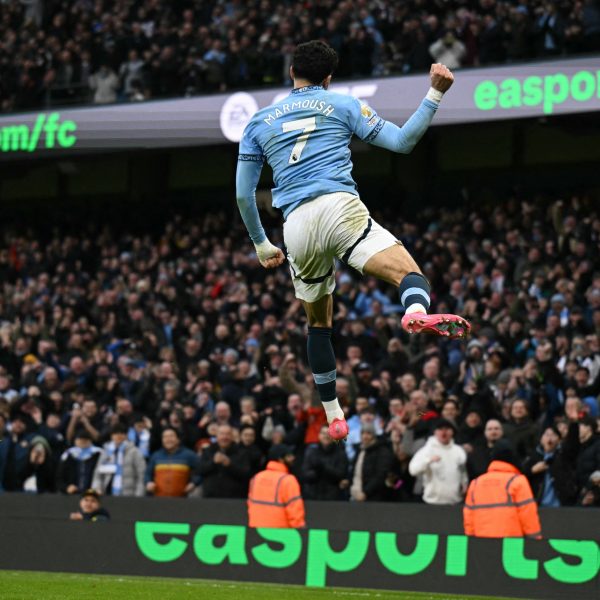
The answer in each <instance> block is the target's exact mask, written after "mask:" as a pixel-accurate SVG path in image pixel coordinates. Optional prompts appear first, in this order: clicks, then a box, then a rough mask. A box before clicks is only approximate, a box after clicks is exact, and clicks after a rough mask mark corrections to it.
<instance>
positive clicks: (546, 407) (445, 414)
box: [0, 194, 600, 506]
mask: <svg viewBox="0 0 600 600" xmlns="http://www.w3.org/2000/svg"><path fill="white" fill-rule="evenodd" d="M599 206H600V205H599V203H598V199H597V198H595V197H594V196H593V195H592V194H572V195H571V196H566V197H565V198H563V199H556V198H546V197H536V198H531V197H516V196H515V197H512V198H510V199H508V200H506V201H504V202H500V201H495V202H493V203H490V204H489V205H488V204H484V203H480V204H478V205H477V206H476V207H472V208H466V206H463V207H459V206H455V207H452V209H446V208H439V209H435V210H434V209H430V210H425V211H422V212H421V213H420V214H419V216H418V217H417V221H416V222H411V221H404V220H399V218H398V216H397V214H396V215H395V216H392V215H387V214H378V213H377V212H374V216H375V217H376V218H378V220H380V221H381V222H383V223H386V225H387V226H388V227H390V229H391V230H392V231H394V232H396V233H397V235H399V237H400V238H401V239H402V240H403V242H404V244H405V245H406V246H407V248H408V249H409V251H410V252H411V253H412V254H413V255H414V256H415V257H416V259H417V260H418V262H419V264H420V265H421V267H422V269H423V272H424V274H425V275H426V276H427V277H428V278H429V280H430V281H431V284H432V290H433V292H432V309H433V310H434V311H437V312H455V313H459V314H461V315H464V316H465V317H466V318H468V319H469V320H470V321H471V323H472V328H473V330H472V336H471V337H470V338H469V339H468V340H454V341H447V340H444V339H442V338H437V337H429V336H424V335H415V336H408V334H406V333H405V332H404V331H403V330H402V329H401V327H400V318H401V314H400V313H399V305H398V299H397V291H396V290H394V289H392V288H391V287H390V286H387V285H385V284H381V283H379V282H377V281H376V280H374V279H372V278H368V277H366V278H359V277H357V273H354V272H351V271H350V270H348V269H347V268H346V267H343V266H341V265H340V267H341V268H340V270H339V271H338V273H337V289H336V292H335V305H334V323H335V325H334V327H335V329H334V331H335V333H334V344H335V348H336V356H337V373H338V379H337V393H338V398H339V400H340V403H341V405H342V406H343V408H344V410H345V411H346V412H347V418H348V421H349V424H350V428H351V431H350V436H349V438H348V441H347V442H346V444H339V445H338V444H333V443H332V442H331V440H330V439H329V436H328V435H327V429H326V427H324V425H325V415H324V411H323V409H322V408H321V406H320V403H319V402H318V398H317V397H316V392H315V387H314V383H313V379H312V375H311V373H310V370H309V369H308V368H307V361H306V356H305V317H304V314H303V311H302V308H301V306H300V303H299V302H298V301H297V300H295V299H294V296H293V290H292V286H291V280H290V276H289V274H288V272H287V269H286V268H284V267H281V268H279V269H276V270H274V271H267V270H265V269H263V268H262V267H260V265H259V263H258V261H257V259H256V256H255V254H254V252H253V248H252V246H251V244H250V242H249V241H248V239H247V235H246V233H245V231H244V229H243V226H242V225H241V224H240V221H239V218H236V219H233V220H232V219H231V215H229V214H226V213H204V214H203V215H202V216H198V217H192V218H186V219H183V218H182V217H181V216H176V217H173V218H172V219H171V220H169V221H167V222H166V224H165V225H164V226H163V227H162V229H161V230H160V231H148V232H146V233H138V234H134V233H131V231H130V232H129V233H127V232H126V233H117V229H116V228H115V227H112V226H111V225H110V224H106V223H104V224H102V223H99V224H97V225H93V224H88V225H86V227H87V228H88V229H87V231H86V234H85V235H82V234H73V235H71V234H69V235H67V234H64V233H63V234H61V233H60V232H58V231H53V232H48V231H45V232H37V233H36V232H35V231H33V230H31V229H28V230H23V231H14V230H13V231H9V230H8V229H7V230H5V231H4V233H3V237H2V242H1V247H0V281H1V282H2V288H1V290H0V440H1V441H0V490H8V491H22V490H24V491H32V492H34V491H37V492H38V493H40V492H62V493H66V494H80V493H82V492H83V491H85V490H87V489H89V488H94V489H96V490H97V491H98V492H99V493H101V494H112V495H136V496H141V495H145V494H154V495H168V496H186V495H188V496H204V497H239V498H242V497H245V495H246V493H247V489H248V481H249V479H250V477H251V476H252V475H253V474H254V473H256V472H257V471H258V470H260V469H261V467H263V466H264V464H265V457H266V455H267V453H268V450H269V448H270V447H271V446H272V445H273V444H281V443H285V444H288V445H291V446H293V447H294V449H295V452H296V455H297V460H296V461H295V466H294V471H295V473H296V474H297V476H298V478H299V480H300V482H301V484H302V487H303V493H304V496H305V497H306V498H317V499H329V500H336V499H337V500H343V499H352V500H353V501H358V502H360V501H373V500H379V501H414V500H420V499H421V498H423V499H424V501H426V502H430V503H439V504H444V503H446V504H452V503H457V502H460V501H461V500H462V497H463V494H464V491H465V489H466V486H467V484H468V481H469V480H470V479H473V478H474V477H477V476H478V475H480V474H482V473H483V472H485V470H486V468H487V466H488V464H489V462H490V457H491V456H492V452H493V449H494V446H495V444H496V443H497V442H498V440H501V439H502V440H506V441H508V442H509V443H510V444H511V446H512V448H513V450H514V452H515V454H516V457H517V460H518V464H519V466H520V468H521V469H522V470H523V472H524V473H525V474H527V476H528V477H529V478H530V481H531V484H532V487H533V489H534V492H535V494H536V497H537V499H538V501H539V502H540V503H541V504H542V505H544V506H563V505H585V506H587V505H600V435H599V433H598V424H599V417H600V411H599V400H598V398H599V394H600V344H599V339H600V262H599V261H598V256H600V212H599V210H598V207H599ZM95 227H96V229H94V228H95ZM137 227H138V228H140V227H142V228H143V225H142V224H137ZM267 229H268V230H271V229H273V231H269V237H270V239H273V240H275V241H276V242H277V241H278V242H279V243H281V233H280V224H279V223H277V222H276V219H274V220H271V221H269V220H267ZM121 230H122V224H121Z"/></svg>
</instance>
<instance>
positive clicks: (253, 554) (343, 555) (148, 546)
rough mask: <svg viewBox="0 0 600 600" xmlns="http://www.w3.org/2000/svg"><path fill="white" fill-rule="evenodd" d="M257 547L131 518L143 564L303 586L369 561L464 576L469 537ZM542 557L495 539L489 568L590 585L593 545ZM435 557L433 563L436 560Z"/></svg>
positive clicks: (289, 533)
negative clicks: (229, 569) (408, 544)
mask: <svg viewBox="0 0 600 600" xmlns="http://www.w3.org/2000/svg"><path fill="white" fill-rule="evenodd" d="M255 531H256V533H257V534H258V538H259V539H258V543H254V544H253V543H252V542H251V541H250V539H249V538H250V536H249V533H250V530H249V529H248V528H246V527H244V526H241V525H212V524H206V525H201V526H199V527H197V528H196V530H195V531H193V530H192V526H191V525H190V524H188V523H168V522H167V523H165V522H146V521H138V522H136V524H135V539H136V542H137V546H138V549H139V550H140V552H141V553H142V554H143V555H144V556H145V557H146V558H147V559H148V560H150V561H152V562H156V563H170V562H174V561H177V560H178V559H180V558H182V557H183V556H184V554H185V553H186V552H188V549H191V550H192V551H193V553H194V555H195V556H196V558H197V560H198V561H199V562H200V563H201V564H204V565H230V566H239V567H244V566H246V567H247V566H249V565H250V564H251V562H254V563H255V564H257V565H260V566H262V567H264V568H267V569H287V568H292V567H294V565H296V564H298V563H302V560H303V559H302V558H301V557H302V556H305V557H306V558H305V561H306V564H305V572H304V583H305V584H306V585H308V586H316V587H323V586H325V585H326V584H327V573H328V572H331V571H337V572H350V571H355V570H357V569H359V568H360V567H361V565H363V563H365V562H366V563H369V564H370V566H369V567H368V568H369V569H371V570H370V571H369V572H370V575H371V576H373V575H374V573H376V571H375V572H374V571H373V568H374V565H377V567H376V568H377V569H381V570H383V572H385V571H388V572H390V573H392V574H394V575H400V576H414V575H418V574H421V573H423V574H425V572H427V573H426V575H427V576H429V577H431V576H435V577H444V576H445V577H453V578H454V577H469V576H470V575H471V573H470V572H469V538H468V537H466V536H464V535H448V536H442V535H437V534H418V535H416V536H415V537H416V542H415V544H414V546H413V549H412V550H411V551H410V552H408V553H406V552H402V551H401V550H399V548H398V544H397V542H398V537H399V536H398V535H397V534H396V533H393V532H384V531H379V532H376V533H371V532H369V531H349V532H347V542H346V546H345V548H343V549H341V548H339V544H336V546H338V547H337V548H333V547H332V545H331V544H330V532H329V531H327V530H325V529H309V530H308V531H306V532H302V533H301V532H300V531H298V530H296V529H262V528H259V529H256V530H255ZM539 543H540V544H547V545H549V547H550V549H551V551H550V552H549V553H548V554H549V555H550V556H546V560H543V559H542V560H540V559H535V558H531V557H528V556H526V554H525V541H524V540H523V538H506V539H504V540H502V557H501V564H500V565H498V566H497V569H498V570H499V571H500V572H501V573H503V575H504V576H505V577H506V578H508V579H509V580H511V579H512V580H533V581H536V580H538V579H540V578H541V577H542V573H541V571H542V568H543V570H544V571H545V573H546V575H547V576H548V577H549V578H550V579H551V580H552V581H554V582H559V583H563V584H583V583H586V582H590V581H593V580H594V579H595V578H596V577H597V576H598V572H599V570H600V554H599V549H598V544H597V543H596V542H595V541H594V540H558V539H550V540H545V541H543V542H539ZM438 556H439V557H440V558H442V560H441V561H440V560H436V557H438Z"/></svg>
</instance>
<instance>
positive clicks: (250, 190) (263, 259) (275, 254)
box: [235, 133, 285, 269]
mask: <svg viewBox="0 0 600 600" xmlns="http://www.w3.org/2000/svg"><path fill="white" fill-rule="evenodd" d="M248 146H250V148H248ZM248 150H250V152H248ZM262 165H263V156H262V153H260V151H257V148H256V146H252V144H251V142H250V141H249V140H248V138H247V136H246V133H244V138H242V141H241V142H240V155H239V157H238V166H237V172H236V177H235V187H236V198H237V205H238V208H239V211H240V214H241V215H242V220H243V221H244V225H246V229H247V230H248V233H249V234H250V239H251V240H252V242H253V243H254V247H255V249H256V255H257V256H258V260H259V261H260V264H261V265H262V266H263V267H265V268H267V269H272V268H273V267H277V266H279V265H280V264H282V263H283V261H284V260H285V256H284V255H283V252H282V250H281V248H278V247H277V246H274V245H273V244H271V242H270V241H269V240H268V238H267V235H266V233H265V230H264V229H263V226H262V223H261V222H260V215H259V214H258V208H257V206H256V186H257V185H258V180H259V179H260V173H261V171H262Z"/></svg>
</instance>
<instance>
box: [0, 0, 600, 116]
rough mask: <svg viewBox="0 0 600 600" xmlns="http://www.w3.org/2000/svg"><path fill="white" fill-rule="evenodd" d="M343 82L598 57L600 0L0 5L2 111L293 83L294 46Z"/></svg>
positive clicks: (118, 0)
mask: <svg viewBox="0 0 600 600" xmlns="http://www.w3.org/2000/svg"><path fill="white" fill-rule="evenodd" d="M309 39H323V40H324V41H327V42H328V43H329V44H330V45H331V46H332V47H333V48H334V49H335V50H336V51H337V52H338V54H339V55H340V67H339V70H338V72H337V73H336V76H337V77H341V78H349V77H367V76H370V75H375V76H383V75H388V74H397V73H412V72H418V71H426V70H429V67H430V65H431V63H432V62H442V63H444V64H446V65H447V66H448V67H449V68H451V69H456V68H458V67H469V66H478V65H491V64H494V65H495V64H501V63H505V62H511V61H523V60H529V59H532V58H536V59H540V58H545V57H553V56H560V55H564V54H577V53H585V52H594V51H598V50H599V49H600V0H575V1H572V0H571V1H569V0H558V1H548V0H448V1H441V0H409V1H406V2H392V1H390V0H344V1H342V2H338V1H334V0H307V1H306V2H273V1H272V0H252V1H243V0H169V1H167V0H75V1H71V0H69V1H67V0H0V111H12V110H29V109H35V108H39V107H48V106H56V105H61V104H69V103H82V102H94V103H110V102H116V101H143V100H146V99H149V98H161V97H166V96H176V95H179V96H192V95H195V94H201V93H209V92H216V91H224V90H227V89H235V88H241V87H256V86H262V85H280V84H285V83H289V79H288V70H289V64H290V61H291V54H292V52H293V49H294V47H295V45H296V44H297V43H298V42H301V41H306V40H309Z"/></svg>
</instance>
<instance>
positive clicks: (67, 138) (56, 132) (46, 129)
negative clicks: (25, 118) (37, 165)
mask: <svg viewBox="0 0 600 600" xmlns="http://www.w3.org/2000/svg"><path fill="white" fill-rule="evenodd" d="M76 131H77V123H75V121H71V120H64V121H62V122H61V120H60V113H57V112H54V113H50V114H39V115H38V116H37V117H36V119H35V122H34V124H33V127H30V126H29V125H26V124H24V123H20V124H15V125H5V126H4V127H1V128H0V151H2V152H35V151H36V150H52V149H54V148H71V147H72V146H74V145H75V143H76V142H77V137H76V136H75V132H76ZM42 134H43V135H42Z"/></svg>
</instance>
